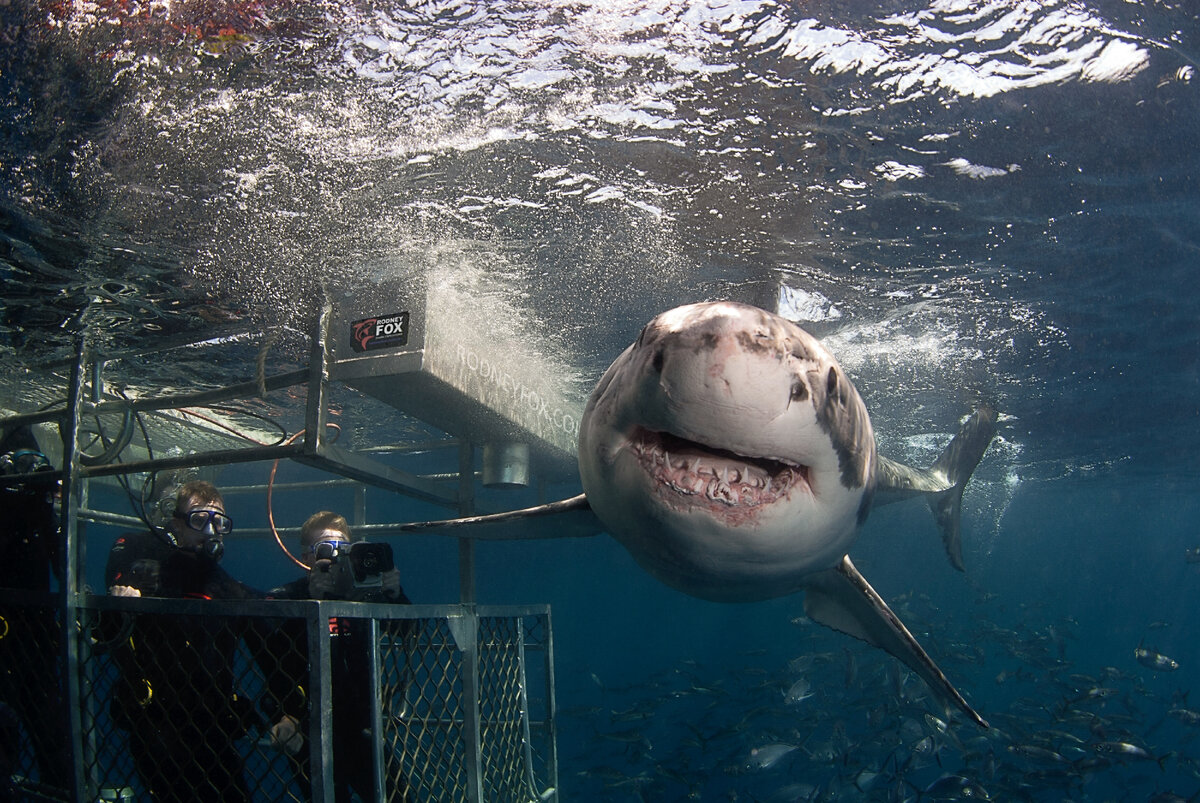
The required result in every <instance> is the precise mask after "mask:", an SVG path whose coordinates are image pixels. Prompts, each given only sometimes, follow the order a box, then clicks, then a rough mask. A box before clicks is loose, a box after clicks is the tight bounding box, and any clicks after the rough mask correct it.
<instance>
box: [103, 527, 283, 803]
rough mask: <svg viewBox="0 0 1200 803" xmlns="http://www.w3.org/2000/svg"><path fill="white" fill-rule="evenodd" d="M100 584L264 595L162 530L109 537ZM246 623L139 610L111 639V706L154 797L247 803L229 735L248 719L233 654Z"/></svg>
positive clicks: (175, 593) (191, 594)
mask: <svg viewBox="0 0 1200 803" xmlns="http://www.w3.org/2000/svg"><path fill="white" fill-rule="evenodd" d="M105 585H106V587H108V588H111V587H112V586H114V585H127V586H133V587H135V588H138V589H139V590H140V591H141V592H142V594H143V596H154V597H173V598H190V599H226V600H239V599H261V598H262V596H263V595H262V594H260V593H259V592H256V591H254V590H252V589H250V588H249V587H247V586H245V585H243V584H242V583H239V582H238V581H237V580H234V579H233V578H232V577H230V576H229V574H228V573H227V572H226V571H225V570H224V569H222V568H221V567H220V566H218V565H217V564H216V563H215V562H213V561H212V560H209V559H207V558H203V557H201V556H199V555H197V554H195V553H192V552H187V551H184V550H182V549H178V548H176V547H175V546H172V545H171V544H170V543H169V542H168V540H167V536H165V535H164V534H158V533H150V532H143V533H132V534H127V535H124V536H121V537H120V538H118V539H117V541H116V543H115V544H114V545H113V548H112V551H111V552H110V553H109V556H108V565H107V567H106V569H105ZM249 627H250V623H248V622H246V621H245V620H236V619H226V618H223V617H211V616H195V617H179V616H170V615H165V614H138V615H137V616H136V618H135V619H134V620H133V622H132V626H131V629H130V631H129V636H128V638H124V639H122V640H121V641H120V642H119V643H118V644H116V645H115V646H114V647H113V656H114V659H115V660H116V661H117V664H118V665H119V667H120V669H121V673H120V675H121V676H120V679H119V681H118V682H117V685H116V688H115V691H114V698H113V706H112V713H113V717H114V719H115V720H116V723H117V724H118V726H120V727H122V728H124V729H125V730H127V731H129V745H130V752H131V754H132V756H133V760H134V764H135V766H136V767H137V771H138V775H139V776H140V777H141V779H142V782H143V783H144V784H145V785H146V787H147V788H148V789H149V791H150V793H151V795H152V796H153V797H154V799H155V800H156V801H160V803H168V802H169V803H183V801H188V802H189V803H190V802H191V801H196V803H200V801H204V803H211V801H218V800H219V801H227V802H228V803H239V802H240V801H248V800H249V799H250V795H249V793H248V792H247V789H246V781H245V777H244V774H243V771H242V770H243V759H242V754H241V752H240V751H239V750H238V749H237V746H236V745H235V742H236V741H237V740H238V739H239V738H241V737H242V736H243V735H245V733H246V731H247V729H248V727H249V725H250V724H251V723H252V722H253V721H254V716H255V715H254V710H253V705H252V704H250V703H249V701H247V700H246V699H245V698H244V697H242V696H240V695H239V694H238V692H237V684H236V682H235V678H234V665H233V664H234V654H235V651H236V650H237V646H238V642H239V640H240V639H242V638H243V636H245V635H246V633H247V630H248V628H249Z"/></svg>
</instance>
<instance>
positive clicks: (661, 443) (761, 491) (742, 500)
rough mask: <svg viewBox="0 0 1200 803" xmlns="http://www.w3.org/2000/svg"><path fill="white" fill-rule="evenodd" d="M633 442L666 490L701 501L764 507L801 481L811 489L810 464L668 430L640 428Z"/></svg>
mask: <svg viewBox="0 0 1200 803" xmlns="http://www.w3.org/2000/svg"><path fill="white" fill-rule="evenodd" d="M631 445H632V447H633V451H634V453H635V454H636V455H637V457H638V461H639V462H640V463H641V465H642V468H643V469H644V470H645V471H646V473H647V474H649V475H650V476H651V477H653V478H654V479H655V480H657V481H658V482H659V483H660V485H661V486H662V487H663V488H665V489H669V490H671V491H674V492H675V494H678V495H681V496H684V497H694V498H695V499H696V501H701V500H709V501H712V502H718V503H720V504H722V505H728V506H730V507H759V506H762V505H769V504H771V503H772V502H775V501H777V500H779V499H782V498H783V497H785V496H787V495H789V494H790V493H791V491H792V489H793V488H795V487H796V486H797V485H801V486H803V487H805V488H806V489H807V488H808V467H807V466H802V465H797V464H792V463H784V462H782V461H779V460H770V459H767V458H761V457H746V456H745V455H739V454H736V453H734V452H730V451H726V450H724V449H715V448H713V447H711V446H705V445H704V444H702V443H696V442H695V441H689V440H685V439H683V438H680V437H677V436H675V435H672V434H670V433H669V432H652V431H650V430H648V429H640V428H639V429H638V430H637V432H635V433H634V437H633V439H632V444H631Z"/></svg>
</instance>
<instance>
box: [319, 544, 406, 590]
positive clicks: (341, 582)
mask: <svg viewBox="0 0 1200 803" xmlns="http://www.w3.org/2000/svg"><path fill="white" fill-rule="evenodd" d="M329 560H330V564H329V571H330V572H332V573H333V574H334V597H335V598H336V599H346V600H353V601H356V602H380V601H383V599H384V595H383V574H384V572H390V571H391V570H392V569H394V568H396V562H395V559H394V558H393V556H392V547H391V544H379V543H368V542H367V541H357V542H355V543H353V544H350V545H349V546H346V547H343V548H342V549H339V550H337V551H336V552H334V553H333V555H332V557H331V558H330V559H329Z"/></svg>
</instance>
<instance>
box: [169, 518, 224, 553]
mask: <svg viewBox="0 0 1200 803" xmlns="http://www.w3.org/2000/svg"><path fill="white" fill-rule="evenodd" d="M175 518H177V519H179V520H180V521H182V522H183V523H184V526H186V527H187V528H188V529H190V530H193V531H195V532H198V533H202V534H203V535H204V540H203V541H201V542H200V544H199V545H197V547H196V548H195V549H194V550H193V551H195V552H197V553H199V554H200V555H201V556H203V557H205V558H208V559H209V560H211V561H213V562H214V563H215V562H216V561H219V560H220V559H221V556H222V555H224V554H225V536H226V535H229V533H231V532H233V519H231V518H229V516H227V515H225V514H224V513H222V512H221V511H219V510H209V509H207V508H199V509H196V510H191V511H188V513H187V514H186V515H185V514H184V513H183V512H182V511H180V510H179V509H178V508H177V509H176V510H175ZM177 545H178V544H177Z"/></svg>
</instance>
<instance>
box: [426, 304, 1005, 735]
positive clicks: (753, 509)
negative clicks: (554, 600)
mask: <svg viewBox="0 0 1200 803" xmlns="http://www.w3.org/2000/svg"><path fill="white" fill-rule="evenodd" d="M995 429H996V413H995V411H994V410H992V409H990V408H987V407H982V408H980V409H978V410H976V411H975V412H974V413H973V414H972V415H971V416H969V417H968V418H967V420H966V422H965V423H964V424H963V425H962V426H961V427H960V429H959V432H958V434H957V435H956V436H955V437H954V438H953V440H952V441H951V442H950V444H949V446H947V447H946V450H945V451H944V452H943V453H942V455H941V456H940V457H939V458H938V460H937V461H936V462H935V463H934V465H933V466H932V467H931V468H929V469H918V468H914V467H911V466H907V465H904V464H902V463H898V462H896V461H893V460H889V459H888V458H886V457H884V456H882V455H880V454H879V453H878V452H877V451H876V447H875V435H874V431H873V430H872V427H871V419H870V416H869V415H868V414H867V408H866V405H865V404H864V403H863V400H862V398H861V397H860V396H859V394H858V391H857V390H856V389H855V387H854V384H853V383H852V382H851V381H850V378H849V377H848V376H847V375H846V373H845V372H844V371H843V370H842V368H841V366H840V365H839V364H838V362H837V360H836V359H835V358H834V357H833V355H832V354H831V353H830V352H829V350H828V349H826V348H825V347H824V346H823V345H821V343H820V342H819V341H818V340H817V339H816V338H815V337H813V336H812V335H810V334H809V333H808V332H806V331H805V330H803V329H802V328H800V327H799V326H797V325H796V324H794V323H792V322H791V321H789V320H786V319H784V318H782V317H780V316H778V315H774V314H772V313H770V312H766V311H765V310H761V309H758V308H757V307H752V306H747V305H745V304H738V303H733V302H713V303H704V304H691V305H688V306H683V307H678V308H676V309H673V310H670V311H668V312H664V313H662V314H661V315H659V316H658V317H656V318H655V319H654V320H652V321H651V322H650V323H649V324H647V325H646V326H645V328H644V329H643V330H642V332H641V334H640V335H639V336H638V338H637V340H636V341H635V342H634V343H633V344H632V345H631V346H629V348H627V349H626V350H625V351H624V352H623V353H622V354H621V355H620V356H619V357H618V358H617V359H616V360H615V361H614V362H613V363H612V365H611V366H610V367H609V369H608V371H607V372H605V374H604V376H603V377H602V378H601V379H600V381H599V383H598V384H597V385H596V387H595V389H594V390H593V391H592V394H591V396H590V398H589V399H588V402H587V406H586V407H585V409H584V413H583V417H582V419H581V421H580V429H579V450H578V459H579V474H580V479H581V481H582V485H583V490H584V492H583V494H581V495H579V496H576V497H572V498H570V499H565V500H561V501H558V502H552V503H550V504H546V505H539V506H537V507H532V508H526V509H524V510H518V511H510V512H507V513H499V514H493V515H488V516H474V517H469V518H461V519H453V520H449V521H441V522H420V523H413V524H409V525H405V527H404V528H403V529H406V530H413V531H428V530H431V529H446V528H471V531H472V532H482V531H485V530H486V529H487V528H489V527H506V528H507V527H512V526H513V525H518V526H521V525H524V524H528V523H529V522H530V521H531V520H534V519H541V518H542V517H547V516H557V517H561V518H560V520H561V519H569V520H570V526H571V529H572V530H573V531H578V528H579V527H581V526H582V527H592V528H593V529H594V530H596V531H599V530H601V529H602V530H604V531H607V532H608V533H610V534H611V535H612V536H613V537H614V538H616V539H617V541H618V542H620V543H621V545H622V546H624V547H625V549H627V550H628V551H629V553H630V554H631V555H632V556H633V558H634V559H635V560H636V561H637V563H638V564H639V565H641V566H642V567H643V568H644V569H646V571H648V572H649V573H650V574H652V575H653V576H654V577H656V578H658V579H659V580H661V581H662V582H663V583H665V584H667V585H668V586H671V587H672V588H675V589H678V590H679V591H682V592H684V593H686V594H690V595H692V596H695V597H699V598H702V599H707V600H717V601H726V602H746V601H754V600H764V599H770V598H774V597H779V596H783V595H787V594H793V593H796V592H798V591H804V593H805V602H804V609H805V613H806V614H807V615H808V616H809V617H810V618H811V619H813V620H814V621H816V622H819V623H821V624H823V625H826V626H828V627H831V628H833V629H835V630H839V631H841V632H844V633H847V634H849V635H851V636H855V637H857V638H860V639H862V640H864V641H866V642H868V643H869V644H872V645H874V646H876V647H878V648H880V649H883V650H886V651H887V652H889V653H891V654H892V655H894V656H895V657H896V658H898V659H900V660H901V661H902V662H904V663H905V664H906V665H907V666H909V667H910V668H911V669H912V670H913V671H914V672H916V673H917V674H918V675H919V676H920V677H921V678H922V679H924V680H925V682H926V683H928V684H929V686H930V687H931V688H932V689H933V690H934V691H935V692H936V693H937V694H938V695H939V696H940V697H942V698H943V699H944V700H945V701H946V702H949V703H950V704H952V705H954V706H956V707H957V708H958V709H959V710H961V711H962V712H963V713H964V714H965V715H966V716H967V717H968V718H970V719H971V720H972V721H974V722H975V723H977V724H978V725H980V726H982V727H985V728H986V727H987V723H986V722H985V721H984V719H983V718H982V717H980V716H979V714H978V713H976V712H975V710H974V709H973V708H972V707H971V706H970V705H969V704H968V703H967V702H966V700H965V699H963V697H962V695H961V694H959V693H958V691H957V690H956V689H955V688H954V686H953V685H952V684H951V683H950V681H949V680H948V679H947V678H946V676H945V675H944V674H943V673H942V671H941V670H940V669H939V668H938V666H937V665H936V664H935V663H934V661H933V660H932V659H931V658H930V657H929V655H928V654H927V653H926V652H925V650H924V649H923V648H922V647H921V645H920V644H919V643H918V642H917V640H916V639H915V638H914V637H913V635H912V633H910V632H909V630H908V629H907V628H906V627H905V626H904V624H903V623H902V622H901V621H900V619H899V617H897V616H896V614H895V613H894V612H893V611H892V610H891V608H889V607H888V605H887V603H885V602H884V600H883V599H882V598H881V597H880V596H879V594H878V593H876V592H875V589H873V588H872V587H871V585H870V583H868V582H867V580H866V579H865V578H864V577H863V576H862V574H860V573H859V571H858V570H857V569H856V568H855V567H854V564H853V563H852V562H851V560H850V557H849V555H848V554H847V553H848V552H849V550H850V548H851V546H852V545H853V544H854V541H855V539H856V537H857V535H858V531H859V528H860V527H861V526H862V524H863V522H864V521H865V520H866V518H867V514H868V513H869V512H870V510H871V508H872V507H873V506H874V505H878V504H884V503H887V502H892V501H896V500H899V499H904V498H910V497H913V496H917V495H924V496H925V497H926V498H927V499H928V501H929V504H930V507H931V508H932V510H933V512H934V515H935V518H936V519H937V523H938V526H939V527H940V529H941V533H942V538H943V541H944V543H945V546H946V550H947V553H948V555H949V557H950V560H951V563H952V564H953V565H954V566H955V567H956V568H958V569H960V570H961V569H962V568H963V562H962V547H961V534H960V523H959V516H960V509H961V501H962V494H963V489H964V487H965V485H966V483H967V481H968V479H970V476H971V474H972V472H973V471H974V470H975V467H976V466H977V465H978V463H979V461H980V460H981V459H982V457H983V454H984V452H985V451H986V450H987V447H988V445H989V444H990V443H991V440H992V438H993V437H994V435H995ZM480 528H482V530H481V529H480ZM464 534H466V533H465V532H464Z"/></svg>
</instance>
